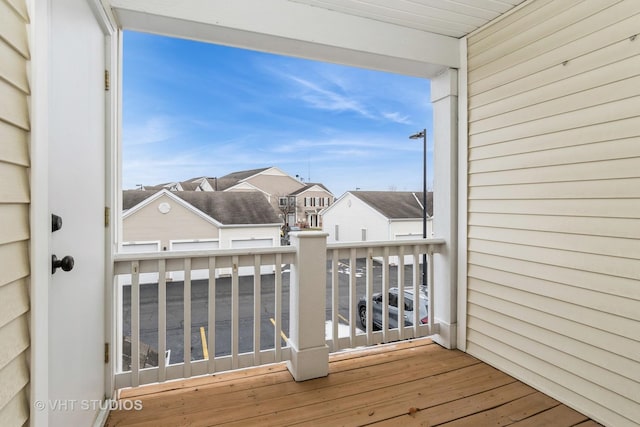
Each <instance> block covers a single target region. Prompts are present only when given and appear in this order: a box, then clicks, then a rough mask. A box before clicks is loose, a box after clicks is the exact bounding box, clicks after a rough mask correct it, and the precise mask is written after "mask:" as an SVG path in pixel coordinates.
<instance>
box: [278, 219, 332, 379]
mask: <svg viewBox="0 0 640 427" xmlns="http://www.w3.org/2000/svg"><path fill="white" fill-rule="evenodd" d="M327 236H328V234H327V233H323V232H315V231H308V232H294V233H291V245H292V246H294V247H295V248H296V260H295V262H294V263H293V264H292V265H291V281H290V289H289V294H290V304H289V345H290V346H291V360H289V361H288V362H287V368H288V369H289V371H290V372H291V374H292V375H293V377H294V379H295V380H296V381H305V380H310V379H313V378H320V377H326V376H327V375H328V374H329V347H328V346H327V345H326V341H325V318H326V314H325V311H326V307H325V306H326V287H327V282H326V281H327Z"/></svg>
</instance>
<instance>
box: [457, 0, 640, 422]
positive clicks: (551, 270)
mask: <svg viewBox="0 0 640 427" xmlns="http://www.w3.org/2000/svg"><path fill="white" fill-rule="evenodd" d="M639 28H640V2H638V1H636V0H626V1H618V0H615V1H614V0H598V1H583V2H579V1H547V0H534V1H531V2H528V3H526V4H525V6H524V7H522V8H520V9H518V10H517V11H516V12H514V13H513V14H511V15H509V16H508V17H506V18H505V19H502V20H500V21H498V22H497V23H495V24H494V25H492V26H490V27H487V28H485V29H484V30H481V31H480V32H478V33H476V34H473V35H471V36H470V37H469V39H468V67H469V74H468V93H469V98H468V101H469V110H468V113H469V151H468V159H469V163H468V168H469V176H468V182H469V200H468V210H469V212H468V215H469V226H468V306H467V310H468V318H467V321H468V325H467V326H468V329H467V340H468V342H467V349H468V351H469V353H471V354H473V355H476V356H478V357H479V358H481V359H483V360H485V361H488V362H490V363H492V364H494V365H496V366H498V367H499V368H500V369H503V370H506V371H507V372H510V373H512V374H513V375H515V376H517V377H519V378H521V379H523V380H525V381H527V382H529V383H531V384H532V385H534V386H536V387H538V388H540V389H542V390H543V391H545V392H547V393H549V394H551V395H553V396H555V397H557V398H559V399H560V400H562V401H564V402H566V403H568V404H570V405H572V406H574V407H575V408H577V409H578V410H580V411H582V412H584V413H586V414H588V415H590V416H592V417H594V418H595V419H597V420H599V421H601V422H604V423H606V424H608V425H615V426H625V425H638V422H639V420H640V37H637V38H636V34H638V31H639Z"/></svg>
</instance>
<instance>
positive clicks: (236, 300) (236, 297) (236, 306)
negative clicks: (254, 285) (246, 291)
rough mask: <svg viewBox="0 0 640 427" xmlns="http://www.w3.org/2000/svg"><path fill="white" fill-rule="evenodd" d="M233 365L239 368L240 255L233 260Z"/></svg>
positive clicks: (234, 367)
mask: <svg viewBox="0 0 640 427" xmlns="http://www.w3.org/2000/svg"><path fill="white" fill-rule="evenodd" d="M231 264H232V268H231V367H232V368H233V369H237V368H238V353H239V351H238V350H239V349H238V347H239V344H238V343H239V341H240V337H239V335H240V334H239V324H240V289H239V287H240V281H239V279H238V271H239V268H238V256H237V255H235V256H233V257H232V260H231Z"/></svg>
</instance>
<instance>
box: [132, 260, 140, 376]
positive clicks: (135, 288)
mask: <svg viewBox="0 0 640 427" xmlns="http://www.w3.org/2000/svg"><path fill="white" fill-rule="evenodd" d="M139 385H140V263H139V262H138V261H133V262H132V263H131V386H132V387H137V386H139Z"/></svg>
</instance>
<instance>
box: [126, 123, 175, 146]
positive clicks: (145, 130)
mask: <svg viewBox="0 0 640 427" xmlns="http://www.w3.org/2000/svg"><path fill="white" fill-rule="evenodd" d="M130 121H131V122H132V124H129V125H127V126H124V127H123V134H122V141H123V144H124V145H125V146H132V145H143V144H154V143H157V142H164V141H167V140H169V139H171V138H173V137H175V136H176V135H177V134H178V131H177V129H176V123H175V120H173V119H172V118H169V117H166V116H153V117H149V118H146V119H144V120H139V119H138V120H134V119H131V120H130Z"/></svg>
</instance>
